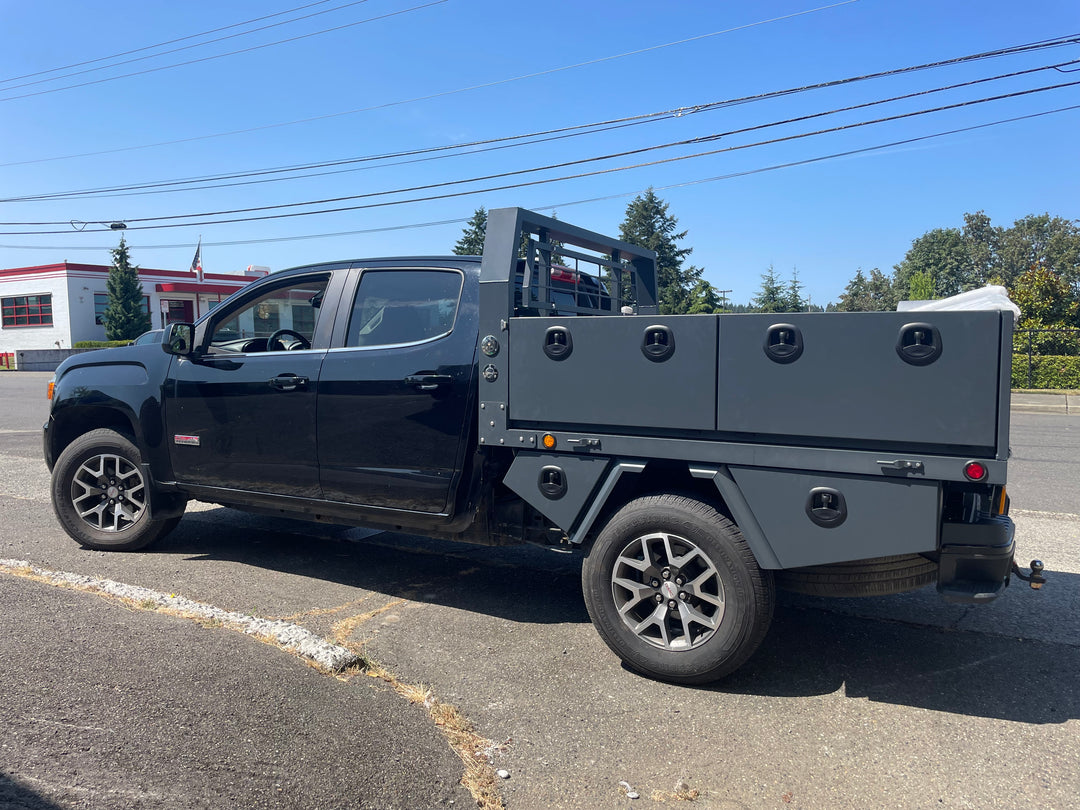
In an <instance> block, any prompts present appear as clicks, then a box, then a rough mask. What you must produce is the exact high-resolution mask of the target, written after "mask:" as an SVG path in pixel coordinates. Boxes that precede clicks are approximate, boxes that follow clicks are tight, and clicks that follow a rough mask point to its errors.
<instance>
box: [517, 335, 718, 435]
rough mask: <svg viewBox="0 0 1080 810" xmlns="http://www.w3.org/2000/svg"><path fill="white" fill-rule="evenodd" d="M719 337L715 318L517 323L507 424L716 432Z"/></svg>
mask: <svg viewBox="0 0 1080 810" xmlns="http://www.w3.org/2000/svg"><path fill="white" fill-rule="evenodd" d="M716 328H717V318H716V316H715V315H679V316H648V315H644V316H629V315H627V316H619V317H593V318H589V317H582V318H535V317H527V318H511V319H510V369H511V374H510V419H511V420H514V421H516V422H534V423H543V424H544V425H565V426H574V425H585V426H589V427H593V428H595V427H601V426H612V427H622V428H633V429H635V432H640V431H642V430H645V431H648V430H650V429H653V428H661V429H685V430H698V431H711V430H713V429H715V426H716ZM552 330H556V332H555V333H552ZM558 330H564V334H563V335H561V336H560V335H559V334H558ZM549 342H551V343H555V344H556V347H557V346H558V344H560V343H561V344H562V345H569V348H568V349H560V350H558V351H554V350H553V349H552V348H551V347H549V351H545V346H546V345H547V343H549ZM668 349H670V351H669V350H668Z"/></svg>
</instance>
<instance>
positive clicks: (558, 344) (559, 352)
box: [544, 326, 574, 360]
mask: <svg viewBox="0 0 1080 810" xmlns="http://www.w3.org/2000/svg"><path fill="white" fill-rule="evenodd" d="M573 351H574V338H573V337H572V336H571V335H570V330H569V329H567V328H566V327H565V326H552V327H549V328H548V330H547V331H546V332H544V354H546V355H547V356H548V357H550V358H551V359H552V360H565V359H566V358H567V357H569V356H570V354H571V353H572V352H573Z"/></svg>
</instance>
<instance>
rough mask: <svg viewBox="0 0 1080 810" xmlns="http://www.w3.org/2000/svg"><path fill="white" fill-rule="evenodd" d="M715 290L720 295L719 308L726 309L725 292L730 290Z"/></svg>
mask: <svg viewBox="0 0 1080 810" xmlns="http://www.w3.org/2000/svg"><path fill="white" fill-rule="evenodd" d="M716 292H717V294H718V295H719V296H720V309H721V310H726V309H727V294H728V293H729V292H731V290H717V291H716Z"/></svg>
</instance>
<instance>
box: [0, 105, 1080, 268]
mask: <svg viewBox="0 0 1080 810" xmlns="http://www.w3.org/2000/svg"><path fill="white" fill-rule="evenodd" d="M1073 110H1080V104H1074V105H1071V106H1068V107H1058V108H1056V109H1053V110H1044V111H1043V112H1037V113H1029V114H1027V115H1019V116H1015V117H1012V118H1003V119H999V120H997V121H988V122H985V123H982V124H973V125H971V126H967V127H959V128H957V129H951V130H945V131H942V132H935V133H931V134H929V135H919V136H916V137H912V138H905V139H903V140H900V141H892V142H891V143H883V144H877V145H875V146H866V147H861V148H859V149H850V150H847V151H844V152H834V153H832V154H828V155H819V156H817V157H813V158H806V159H804V160H796V161H790V162H787V163H778V164H773V165H771V166H762V167H759V168H757V169H747V170H745V171H740V172H730V173H728V174H721V175H715V176H713V177H704V178H699V179H697V180H687V181H684V182H681V183H670V184H668V185H664V186H656V185H650V188H652V189H653V190H654V191H671V190H674V189H679V188H687V187H690V186H696V185H703V184H706V183H715V182H719V181H721V180H732V179H736V178H740V177H748V176H751V175H755V174H764V173H766V172H773V171H779V170H782V169H790V168H797V167H800V166H809V165H813V164H816V163H823V162H826V161H829V160H837V159H840V158H847V157H855V156H858V155H864V154H870V153H873V152H880V151H884V150H886V149H892V148H895V147H899V146H909V145H911V144H913V143H918V142H921V141H927V140H931V139H933V138H941V137H945V136H948V135H957V134H961V133H964V132H973V131H976V130H980V129H987V128H989V127H995V126H1000V125H1002V124H1011V123H1016V122H1018V121H1028V120H1032V119H1035V118H1042V117H1044V116H1047V115H1055V114H1057V113H1062V112H1071V111H1073ZM644 191H645V189H638V190H637V191H625V192H619V193H616V194H606V195H603V196H599V197H589V198H586V199H579V200H570V201H564V202H559V203H552V204H547V205H531V206H530V207H531V208H533V209H534V210H538V211H546V210H554V209H562V208H570V207H571V206H575V205H587V204H590V203H597V202H607V201H609V200H615V199H620V198H625V197H633V196H635V195H638V194H642V193H644ZM468 221H469V217H460V218H457V219H444V220H438V221H433V222H418V223H410V224H406V225H393V226H383V227H379V228H364V229H360V230H351V231H337V232H332V233H316V234H301V235H297V236H281V237H271V238H267V239H239V240H230V241H224V242H204V243H203V245H204V246H205V247H231V246H236V245H258V244H273V243H280V242H294V241H302V240H308V239H327V238H333V237H340V236H358V235H364V234H372V233H387V232H391V231H402V230H413V229H418V228H430V227H435V226H441V225H458V224H462V223H465V222H468ZM211 224H212V223H211ZM164 227H189V226H187V225H181V226H164ZM59 233H67V231H63V232H59ZM3 235H5V236H11V235H25V234H3ZM110 247H111V246H103V247H83V246H71V245H0V249H4V250H79V251H99V250H108V249H109V248H110ZM187 247H191V243H190V242H183V243H180V244H171V245H139V246H138V249H139V250H173V249H178V248H187Z"/></svg>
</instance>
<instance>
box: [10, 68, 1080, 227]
mask: <svg viewBox="0 0 1080 810" xmlns="http://www.w3.org/2000/svg"><path fill="white" fill-rule="evenodd" d="M1077 85H1080V81H1075V82H1067V83H1063V84H1058V85H1049V86H1046V87H1039V88H1035V89H1031V90H1022V91H1016V92H1013V93H1006V94H1002V95H998V96H990V97H986V98H981V99H973V100H969V101H963V102H958V103H955V104H948V105H942V106H939V107H933V108H929V109H924V110H916V111H913V112H907V113H900V114H897V115H893V116H887V117H884V118H878V119H874V120H870V121H861V122H857V123H853V124H843V125H839V126H836V127H830V128H827V129H821V130H817V131H814V132H804V133H798V134H795V135H787V136H783V137H780V138H773V139H770V140H765V141H758V142H755V143H750V144H741V145H738V146H730V147H724V148H721V149H713V150H708V151H705V152H697V153H693V154H689V155H679V156H676V157H670V158H662V159H658V160H652V161H645V162H641V163H636V164H631V165H626V166H616V167H612V168H607V169H597V170H594V171H589V172H580V173H577V174H572V175H564V176H561V177H552V178H544V179H539V180H530V181H526V182H520V183H510V184H505V185H500V186H493V187H487V188H482V189H471V190H468V191H455V192H449V193H446V194H437V195H429V196H426V197H419V198H410V199H405V200H390V201H384V202H376V203H365V204H360V205H349V206H339V207H336V208H329V209H318V210H315V211H293V212H289V213H277V214H260V215H259V216H251V217H235V218H232V219H213V220H203V221H200V222H187V223H183V222H172V223H168V224H162V225H135V226H128V229H129V230H151V229H164V228H181V227H188V226H190V225H223V224H232V223H237V222H257V221H266V220H272V219H287V218H292V217H301V216H315V215H323V214H332V213H341V212H345V211H357V210H365V209H370V208H383V207H389V206H396V205H406V204H411V203H417V202H431V201H434V200H444V199H452V198H456V197H463V196H468V195H473V194H481V193H490V192H494V191H506V190H509V189H514V188H526V187H529V186H537V185H546V184H550V183H557V182H564V181H567V180H578V179H582V178H586V177H596V176H599V175H605V174H613V173H616V172H622V171H628V170H630V169H639V168H645V167H649V166H659V165H665V164H669V163H676V162H680V161H684V160H691V159H695V158H701V157H708V156H712V155H717V154H721V153H724V152H734V151H739V150H743V149H750V148H755V147H759V146H767V145H773V144H777V143H784V142H788V141H794V140H801V139H803V138H808V137H813V136H816V135H824V134H830V133H834V132H842V131H846V130H850V129H856V128H860V127H864V126H870V125H874V124H881V123H887V122H892V121H898V120H903V119H907V118H914V117H917V116H922V115H929V114H932V113H937V112H943V111H946V110H954V109H960V108H963V107H970V106H974V105H976V104H985V103H988V102H992V101H1002V100H1006V99H1011V98H1019V97H1021V96H1028V95H1033V94H1035V93H1043V92H1048V91H1051V90H1060V89H1064V88H1066V87H1074V86H1077ZM792 120H795V119H792ZM1010 120H1011V119H1010ZM1016 120H1021V119H1016ZM956 131H963V130H956ZM720 137H722V133H718V134H716V135H712V136H707V137H705V138H696V139H691V140H689V141H683V142H678V144H663V145H660V146H652V147H643V148H641V149H635V150H629V151H626V152H620V153H613V154H611V155H605V156H600V157H592V158H584V159H581V160H577V161H568V162H566V163H560V164H551V165H548V166H543V167H536V168H531V169H526V170H522V171H516V172H505V173H502V174H495V175H487V176H485V177H477V178H471V179H469V180H460V181H449V182H446V183H436V184H431V185H428V186H416V187H413V188H408V189H395V190H388V191H378V192H370V193H367V194H354V195H348V196H344V197H332V198H326V199H321V200H309V201H306V202H298V203H284V204H280V205H267V206H256V207H251V208H240V209H232V210H224V211H214V212H200V213H196V214H180V215H171V216H157V217H141V218H137V219H130V220H127V221H128V222H134V223H147V222H150V223H156V222H162V221H164V220H176V219H197V218H199V217H223V216H229V215H232V214H245V213H259V212H263V211H279V210H281V209H284V208H297V207H305V206H311V205H327V204H331V203H337V202H349V201H353V200H360V199H370V198H372V197H381V196H387V195H391V194H403V193H409V192H412V191H418V190H428V189H433V188H438V187H445V186H450V185H461V184H464V183H472V182H482V181H484V180H493V179H501V178H504V177H510V176H517V175H521V174H529V173H534V172H537V171H546V170H551V169H556V168H567V167H569V166H575V165H582V164H587V163H594V162H597V161H600V160H608V159H612V158H615V157H625V156H628V155H632V154H641V153H644V152H650V151H655V150H656V149H660V148H667V147H669V146H672V145H686V144H690V143H702V142H707V141H711V140H717V139H719V138H720ZM915 140H918V139H915ZM856 151H857V150H856ZM59 224H63V223H59V222H22V223H0V225H6V226H25V227H31V226H44V225H59ZM72 224H74V223H72ZM86 224H91V223H86ZM98 224H103V223H98ZM59 233H70V231H13V232H0V235H8V236H11V235H29V234H35V235H44V234H59Z"/></svg>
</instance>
